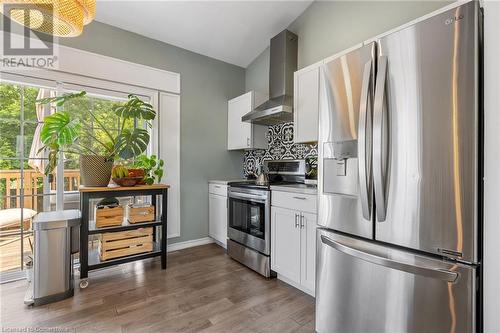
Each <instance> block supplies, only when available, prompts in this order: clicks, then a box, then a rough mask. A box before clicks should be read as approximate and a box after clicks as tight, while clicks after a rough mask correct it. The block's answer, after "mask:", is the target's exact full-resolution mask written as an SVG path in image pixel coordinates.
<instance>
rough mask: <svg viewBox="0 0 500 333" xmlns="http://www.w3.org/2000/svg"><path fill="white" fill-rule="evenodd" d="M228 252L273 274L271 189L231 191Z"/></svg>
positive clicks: (266, 274) (246, 263)
mask: <svg viewBox="0 0 500 333" xmlns="http://www.w3.org/2000/svg"><path fill="white" fill-rule="evenodd" d="M228 201H229V202H228V232H227V236H228V238H229V240H228V248H227V252H228V255H229V256H231V257H232V258H233V259H236V260H237V261H239V262H241V263H242V264H244V265H246V266H248V267H249V268H252V269H253V270H255V271H257V272H258V273H260V274H262V275H264V276H266V277H270V276H272V273H271V264H270V251H271V235H270V233H271V225H270V223H271V196H270V192H269V190H268V189H257V188H246V187H230V188H229V190H228Z"/></svg>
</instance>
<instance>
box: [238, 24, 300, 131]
mask: <svg viewBox="0 0 500 333" xmlns="http://www.w3.org/2000/svg"><path fill="white" fill-rule="evenodd" d="M297 45H298V37H297V35H296V34H294V33H292V32H290V31H288V30H283V31H282V32H280V33H279V34H278V35H276V36H274V37H273V38H272V39H271V47H270V56H269V58H270V63H269V100H268V101H266V102H264V103H262V104H261V105H259V106H258V107H256V108H255V109H254V110H253V111H251V112H249V113H247V114H246V115H244V116H243V117H242V118H241V120H242V121H246V122H251V123H254V124H259V125H276V124H280V123H285V122H290V121H293V73H294V72H295V71H296V70H297Z"/></svg>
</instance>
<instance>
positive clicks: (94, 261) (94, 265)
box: [88, 242, 162, 270]
mask: <svg viewBox="0 0 500 333" xmlns="http://www.w3.org/2000/svg"><path fill="white" fill-rule="evenodd" d="M161 254H162V250H161V244H160V243H159V242H154V243H153V251H151V252H147V253H140V254H134V255H131V256H127V257H121V258H117V259H110V260H105V261H102V260H101V259H100V258H99V249H92V250H90V251H89V258H88V259H89V261H88V263H89V270H93V269H99V268H104V267H110V266H115V265H120V264H125V263H127V262H132V261H136V260H142V259H147V258H154V257H159V256H161Z"/></svg>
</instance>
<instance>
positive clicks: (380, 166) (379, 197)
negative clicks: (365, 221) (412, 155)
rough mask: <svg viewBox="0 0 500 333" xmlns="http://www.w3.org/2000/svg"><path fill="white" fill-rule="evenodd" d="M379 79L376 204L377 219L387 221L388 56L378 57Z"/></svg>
mask: <svg viewBox="0 0 500 333" xmlns="http://www.w3.org/2000/svg"><path fill="white" fill-rule="evenodd" d="M377 65H378V69H377V79H376V84H375V98H374V102H373V186H374V189H375V206H376V214H377V220H378V221H379V222H383V221H385V218H386V209H387V203H386V197H385V182H384V172H385V170H384V166H385V163H384V162H385V161H384V148H385V147H386V146H387V142H386V141H387V139H386V137H387V136H385V135H384V131H387V130H388V129H387V128H384V110H385V109H386V108H385V84H386V76H387V57H385V56H380V57H379V58H378V64H377Z"/></svg>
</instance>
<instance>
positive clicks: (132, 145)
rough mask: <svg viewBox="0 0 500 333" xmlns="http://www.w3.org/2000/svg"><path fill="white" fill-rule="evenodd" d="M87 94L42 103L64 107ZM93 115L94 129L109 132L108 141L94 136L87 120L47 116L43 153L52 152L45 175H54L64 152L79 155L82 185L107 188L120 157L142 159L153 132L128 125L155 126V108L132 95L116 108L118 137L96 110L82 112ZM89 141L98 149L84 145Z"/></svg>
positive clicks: (40, 101)
mask: <svg viewBox="0 0 500 333" xmlns="http://www.w3.org/2000/svg"><path fill="white" fill-rule="evenodd" d="M85 95H86V92H85V91H82V92H79V93H73V94H67V95H63V96H58V97H50V98H45V99H41V100H38V101H37V102H39V103H41V104H48V103H55V104H56V106H58V107H63V106H64V104H65V103H66V102H68V101H69V100H72V99H74V98H79V97H83V96H85ZM82 111H85V112H87V113H88V114H89V115H90V118H91V119H92V120H93V122H94V127H97V128H98V129H100V130H102V131H103V133H105V139H104V140H103V139H102V138H101V139H99V138H97V137H96V136H95V135H94V132H93V130H92V126H90V125H89V124H88V123H87V121H86V120H85V119H84V117H79V116H78V115H75V114H70V113H68V112H65V111H64V110H63V111H58V112H56V113H54V114H52V115H50V116H47V117H45V119H44V125H43V127H42V131H41V140H42V143H43V144H44V147H42V149H41V150H44V149H47V150H48V164H47V167H46V168H45V174H46V175H49V174H51V173H52V172H53V170H54V169H55V167H56V166H57V163H58V158H59V154H60V152H68V153H75V154H78V155H80V172H81V183H82V185H84V186H107V185H108V183H109V180H110V177H111V169H112V167H113V161H114V159H115V158H117V157H119V158H122V159H132V158H134V157H136V156H139V155H140V154H141V153H142V152H144V150H145V149H146V148H147V146H148V144H149V139H150V136H149V133H148V131H147V130H146V129H143V128H132V129H129V128H126V126H125V125H126V123H127V122H134V123H135V122H137V121H145V122H146V124H147V125H148V126H149V127H151V121H152V120H153V119H154V118H155V117H156V112H155V110H154V109H153V107H152V105H151V104H149V103H146V102H144V101H142V100H141V99H139V97H137V96H135V95H129V96H128V101H127V102H126V103H124V104H122V105H118V106H115V107H114V108H113V112H114V113H115V114H116V115H117V116H118V117H119V120H120V124H121V125H120V126H119V129H118V132H117V133H116V134H114V135H113V134H112V133H111V132H110V131H109V130H108V129H107V128H106V126H104V124H103V123H102V122H101V121H100V120H99V118H98V117H97V116H96V114H95V113H94V112H93V111H92V110H82ZM83 138H85V139H87V140H89V139H90V140H92V141H93V142H95V143H96V144H97V146H98V149H95V148H94V147H93V146H92V147H91V146H90V145H86V144H84V143H82V142H81V140H82V139H83Z"/></svg>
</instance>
